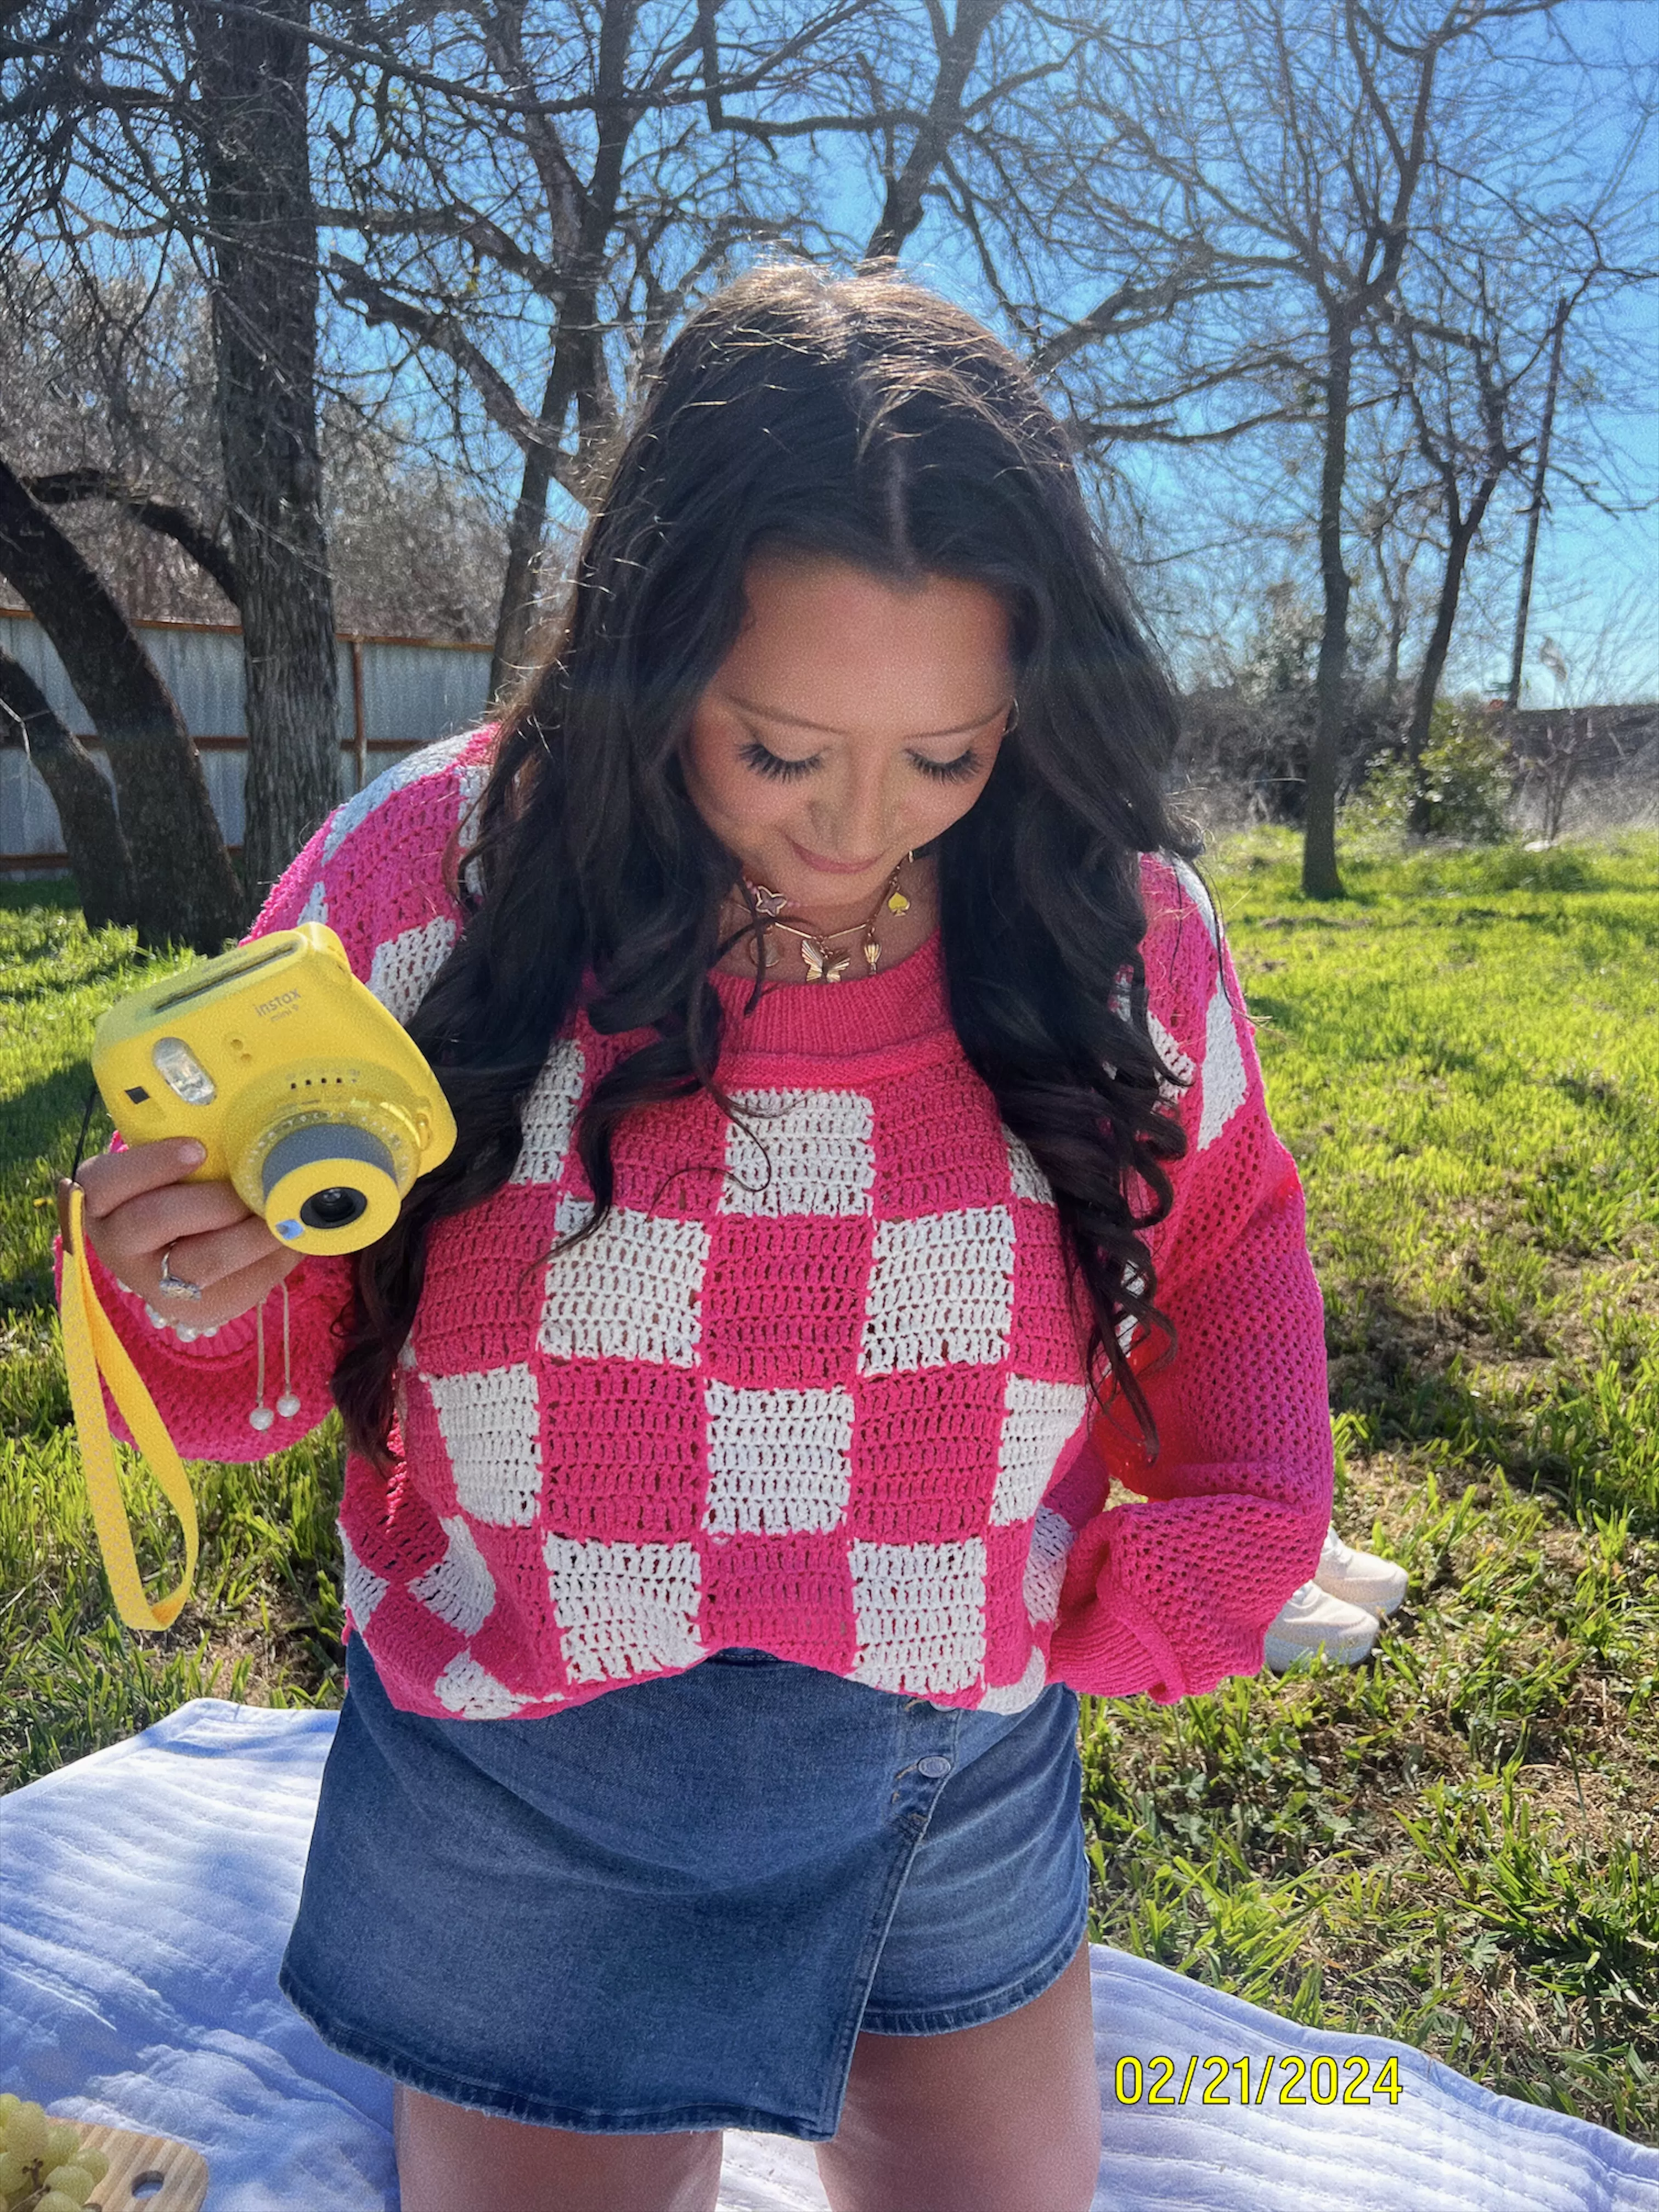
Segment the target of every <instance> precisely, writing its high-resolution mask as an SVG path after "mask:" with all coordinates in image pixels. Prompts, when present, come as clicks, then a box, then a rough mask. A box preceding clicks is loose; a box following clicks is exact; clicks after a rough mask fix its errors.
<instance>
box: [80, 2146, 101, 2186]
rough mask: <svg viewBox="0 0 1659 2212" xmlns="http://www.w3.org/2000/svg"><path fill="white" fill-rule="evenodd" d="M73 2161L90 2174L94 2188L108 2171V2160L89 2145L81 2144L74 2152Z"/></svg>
mask: <svg viewBox="0 0 1659 2212" xmlns="http://www.w3.org/2000/svg"><path fill="white" fill-rule="evenodd" d="M75 2163H76V2166H82V2167H83V2168H84V2169H85V2170H86V2172H88V2173H89V2174H90V2175H91V2176H92V2185H93V2187H94V2189H96V2188H97V2186H98V2185H99V2183H100V2181H101V2180H102V2179H103V2178H104V2176H105V2175H106V2173H107V2172H109V2160H107V2159H106V2157H105V2156H104V2154H103V2152H102V2151H100V2150H94V2149H92V2148H90V2146H89V2145H84V2144H83V2145H82V2148H80V2149H79V2150H77V2151H76V2154H75Z"/></svg>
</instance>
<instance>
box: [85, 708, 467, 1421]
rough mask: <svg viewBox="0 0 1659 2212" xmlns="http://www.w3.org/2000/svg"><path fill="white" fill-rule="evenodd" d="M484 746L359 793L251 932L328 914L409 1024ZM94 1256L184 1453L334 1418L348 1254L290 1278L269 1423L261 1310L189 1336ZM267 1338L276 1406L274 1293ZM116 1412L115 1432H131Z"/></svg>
mask: <svg viewBox="0 0 1659 2212" xmlns="http://www.w3.org/2000/svg"><path fill="white" fill-rule="evenodd" d="M481 749H482V739H481V738H473V739H471V740H454V741H451V743H450V744H447V745H442V746H433V747H429V748H428V749H427V751H426V752H425V753H424V754H418V755H416V756H413V757H412V758H411V760H410V762H408V763H400V764H399V766H398V768H394V769H392V770H390V771H388V773H387V774H386V775H384V776H382V777H380V779H379V781H378V782H376V783H374V784H371V785H370V786H369V787H368V789H367V790H366V791H364V792H362V793H360V794H359V796H358V797H357V798H356V799H351V800H349V801H348V802H347V804H346V805H344V806H343V807H341V808H340V809H338V811H337V812H336V813H334V814H333V815H331V817H330V818H329V819H328V821H327V822H325V823H324V824H323V827H322V828H321V829H319V831H318V832H317V834H316V836H314V837H313V839H312V840H311V842H310V843H309V844H307V846H306V848H304V850H303V851H302V852H301V854H299V856H298V858H297V859H296V860H295V861H294V862H293V864H292V865H291V866H289V869H288V871H287V872H286V873H285V874H284V875H283V878H282V880H281V881H280V882H279V883H278V884H276V886H275V888H274V889H273V890H272V891H271V894H270V897H269V898H268V899H267V900H266V902H265V903H264V908H262V909H261V911H260V913H259V915H258V919H257V920H256V921H255V922H254V924H253V926H252V929H251V930H250V931H249V932H248V935H249V936H250V937H260V936H264V935H266V934H268V933H270V932H271V931H273V930H278V929H290V928H292V927H294V926H295V924H296V923H298V922H300V921H325V922H327V923H328V924H329V925H330V927H332V928H333V929H334V930H335V932H336V933H337V935H338V936H339V938H340V940H341V943H342V944H343V946H344V949H345V953H346V957H347V958H348V960H349V962H350V963H351V966H352V969H353V972H354V973H355V974H356V975H357V977H358V979H359V981H362V982H364V983H367V984H368V987H369V988H370V989H371V990H373V991H374V994H375V996H376V997H377V998H379V999H380V1000H381V1002H382V1004H383V1005H385V1006H387V1007H388V1008H389V1009H390V1011H391V1012H392V1013H394V1014H396V1015H397V1016H398V1019H399V1020H404V1019H406V1018H407V1017H408V1015H409V1013H410V1011H411V1010H412V1009H413V1007H414V1006H416V1005H417V1004H418V1003H419V1000H420V999H421V997H422V994H423V993H424V991H425V988H426V986H427V984H428V983H429V982H430V981H431V979H432V976H433V975H435V973H436V971H437V969H438V967H439V966H440V965H441V963H442V961H443V959H444V958H445V957H447V953H448V951H449V949H450V947H451V946H452V945H453V943H454V941H455V937H456V934H457V931H458V928H459V914H458V911H457V909H456V908H454V907H453V905H452V904H451V903H450V902H448V900H447V897H446V896H445V895H444V893H443V891H442V890H441V878H442V865H441V863H442V854H443V852H444V849H445V847H446V845H447V842H448V840H449V839H450V837H451V836H453V834H454V832H455V830H456V829H457V823H458V815H459V812H460V811H462V809H463V808H464V807H465V803H466V801H467V799H469V798H470V797H471V796H473V795H475V793H476V785H477V773H476V772H474V773H469V771H470V770H471V769H472V758H471V756H472V755H473V754H474V753H477V752H479V751H481ZM458 786H459V793H458ZM458 798H459V804H458ZM371 817H373V818H372V819H371ZM88 1258H89V1261H90V1264H91V1269H92V1274H93V1279H94V1285H95V1286H96V1289H97V1291H98V1297H99V1302H100V1304H101V1305H102V1306H103V1309H104V1310H105V1312H106V1315H107V1316H109V1319H110V1322H111V1323H112V1326H113V1328H114V1329H115V1331H116V1334H118V1336H119V1337H120V1339H121V1340H122V1342H123V1343H124V1344H125V1346H126V1348H127V1351H128V1352H129V1354H130V1355H131V1359H132V1363H133V1364H134V1366H135V1367H136V1368H137V1370H138V1372H139V1374H140V1376H142V1377H143V1381H144V1383H145V1385H146V1387H147V1388H148V1389H149V1393H150V1395H151V1396H152V1398H154V1400H155V1407H156V1410H157V1412H158V1413H160V1414H161V1419H162V1420H163V1422H164V1423H165V1424H166V1425H167V1431H168V1433H169V1435H170V1436H171V1437H172V1438H173V1443H174V1444H175V1445H176V1446H177V1447H178V1449H179V1453H180V1455H182V1456H183V1457H184V1458H185V1459H204V1460H222V1461H235V1462H251V1461H254V1460H258V1459H262V1458H264V1456H265V1455H267V1454H268V1453H270V1452H273V1451H276V1450H279V1449H281V1448H282V1447H283V1446H284V1445H286V1444H291V1443H297V1442H298V1441H299V1439H300V1438H301V1437H303V1436H306V1435H307V1434H308V1433H309V1432H310V1431H312V1430H313V1429H314V1428H316V1427H317V1426H318V1425H319V1423H320V1422H321V1421H322V1420H323V1419H324V1418H325V1416H326V1414H327V1413H328V1412H329V1410H330V1408H331V1406H332V1404H333V1397H332V1394H331V1389H330V1380H331V1376H332V1374H333V1371H334V1366H335V1363H336V1361H337V1358H338V1354H339V1346H338V1342H337V1336H336V1323H337V1320H338V1319H339V1316H340V1315H341V1314H342V1312H343V1310H344V1308H345V1305H346V1303H347V1301H348V1299H349V1296H350V1290H351V1280H352V1265H353V1263H352V1261H350V1260H349V1259H323V1258H318V1257H314V1256H308V1257H307V1258H305V1259H303V1260H301V1262H300V1264H299V1266H298V1267H295V1269H294V1270H293V1271H292V1272H291V1273H290V1274H289V1276H288V1278H287V1289H288V1294H289V1297H288V1304H289V1378H290V1383H291V1388H292V1390H293V1393H294V1395H295V1397H297V1398H298V1400H299V1401H300V1402H299V1409H298V1411H297V1412H296V1413H294V1414H292V1415H290V1416H288V1417H286V1418H282V1419H277V1420H276V1423H275V1424H274V1425H273V1426H271V1427H270V1428H268V1429H264V1430H260V1429H256V1428H255V1427H254V1426H253V1425H252V1424H251V1422H250V1421H249V1419H248V1416H249V1414H250V1413H252V1410H253V1408H254V1407H255V1406H256V1405H257V1404H258V1402H259V1392H258V1379H259V1378H258V1369H259V1346H258V1340H259V1336H260V1334H261V1330H260V1325H259V1317H258V1316H257V1315H256V1314H255V1313H252V1312H250V1313H246V1314H243V1315H241V1316H239V1317H238V1318H237V1319H236V1320H234V1321H232V1322H224V1323H222V1325H221V1326H220V1327H219V1328H216V1330H214V1332H213V1333H212V1334H207V1333H205V1332H204V1333H202V1334H197V1335H196V1336H194V1337H190V1336H187V1335H181V1334H179V1333H178V1331H177V1330H176V1328H174V1327H173V1326H170V1325H169V1324H171V1323H173V1322H180V1321H186V1320H187V1309H181V1310H179V1313H177V1314H169V1315H167V1316H161V1314H159V1313H158V1312H156V1311H155V1310H154V1309H151V1308H149V1307H148V1306H147V1305H146V1303H145V1301H144V1299H143V1297H141V1296H139V1295H138V1294H137V1293H136V1292H134V1291H128V1290H125V1289H124V1288H123V1287H122V1286H121V1285H119V1284H118V1282H117V1281H116V1279H115V1278H114V1277H113V1276H112V1274H111V1273H109V1271H108V1270H107V1269H106V1267H103V1266H102V1264H101V1263H100V1261H99V1259H98V1257H97V1255H96V1254H95V1253H94V1254H89V1255H88ZM263 1334H264V1403H265V1404H266V1405H267V1406H270V1405H272V1404H273V1403H274V1401H275V1400H276V1397H277V1395H278V1394H279V1393H280V1392H281V1391H282V1389H283V1300H282V1296H281V1293H280V1291H272V1292H271V1293H270V1295H269V1296H268V1297H267V1298H266V1299H265V1302H264V1308H263ZM109 1410H110V1413H111V1416H112V1428H113V1429H114V1431H115V1433H116V1434H117V1435H118V1436H120V1437H123V1438H124V1439H126V1440H128V1441H130V1439H128V1438H127V1431H126V1428H125V1424H124V1423H122V1422H121V1421H120V1420H119V1419H118V1415H117V1414H116V1412H115V1408H114V1407H113V1406H111V1407H110V1409H109Z"/></svg>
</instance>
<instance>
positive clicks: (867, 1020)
mask: <svg viewBox="0 0 1659 2212" xmlns="http://www.w3.org/2000/svg"><path fill="white" fill-rule="evenodd" d="M710 980H711V981H713V983H714V988H715V990H716V991H717V992H718V993H719V994H720V1005H721V1006H722V1008H723V1009H724V1011H725V1014H726V1046H727V1048H728V1050H731V1051H733V1052H736V1053H738V1054H744V1055H745V1056H746V1055H748V1054H757V1053H760V1054H768V1055H772V1054H777V1055H779V1056H785V1055H787V1056H788V1057H791V1058H799V1059H804V1060H847V1059H849V1058H856V1057H858V1056H860V1055H861V1054H866V1053H870V1052H885V1051H890V1050H891V1049H892V1048H894V1047H896V1046H902V1045H915V1044H922V1043H925V1042H927V1041H928V1040H930V1039H933V1038H936V1037H937V1036H939V1034H940V1033H941V1031H944V1030H948V1029H949V1027H950V1023H949V1019H948V1017H947V1015H946V1012H945V975H944V959H943V956H942V953H941V951H940V946H939V932H938V930H934V931H933V934H932V935H931V936H930V937H928V938H927V939H924V940H923V942H922V943H921V945H918V946H917V948H916V950H915V951H914V952H913V953H911V954H910V956H909V957H908V959H904V960H901V961H900V962H899V963H898V965H897V966H896V968H887V969H878V970H877V972H876V973H875V974H874V975H869V976H865V977H862V978H861V979H860V981H857V982H854V983H844V984H843V983H829V984H825V983H775V984H773V985H772V987H770V988H769V990H766V991H764V992H763V993H762V994H761V1000H760V1004H759V1005H758V1006H757V1007H756V1008H755V1010H754V1012H752V1013H749V1012H745V1011H744V1009H745V1008H746V1007H747V1006H748V1003H749V999H750V994H751V993H752V991H753V990H754V984H753V983H752V981H750V978H749V977H748V976H746V975H724V974H721V973H720V972H719V971H718V970H717V971H716V972H715V973H714V975H713V976H712V977H711V979H710Z"/></svg>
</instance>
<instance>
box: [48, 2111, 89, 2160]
mask: <svg viewBox="0 0 1659 2212" xmlns="http://www.w3.org/2000/svg"><path fill="white" fill-rule="evenodd" d="M80 2148H81V2130H80V2129H79V2128H77V2127H76V2125H75V2124H74V2123H73V2121H70V2120H54V2121H53V2122H52V2124H51V2126H50V2127H49V2128H48V2129H47V2130H46V2149H45V2150H44V2151H43V2152H42V2153H41V2157H42V2158H43V2159H44V2160H46V2164H47V2165H48V2166H70V2165H72V2164H73V2162H74V2159H75V2154H76V2151H77V2150H79V2149H80Z"/></svg>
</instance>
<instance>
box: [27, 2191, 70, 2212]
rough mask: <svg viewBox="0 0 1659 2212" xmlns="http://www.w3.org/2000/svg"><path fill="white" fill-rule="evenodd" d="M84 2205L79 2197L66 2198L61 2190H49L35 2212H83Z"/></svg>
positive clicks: (35, 2208)
mask: <svg viewBox="0 0 1659 2212" xmlns="http://www.w3.org/2000/svg"><path fill="white" fill-rule="evenodd" d="M81 2205H82V2199H81V2198H80V2197H65V2196H64V2192H63V2191H62V2190H61V2189H49V2190H47V2191H46V2195H45V2196H44V2197H41V2198H40V2200H39V2202H38V2203H36V2204H35V2205H34V2206H33V2212H81Z"/></svg>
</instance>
